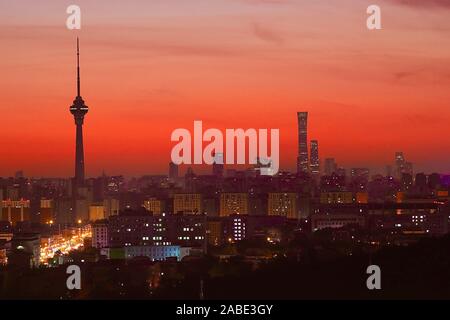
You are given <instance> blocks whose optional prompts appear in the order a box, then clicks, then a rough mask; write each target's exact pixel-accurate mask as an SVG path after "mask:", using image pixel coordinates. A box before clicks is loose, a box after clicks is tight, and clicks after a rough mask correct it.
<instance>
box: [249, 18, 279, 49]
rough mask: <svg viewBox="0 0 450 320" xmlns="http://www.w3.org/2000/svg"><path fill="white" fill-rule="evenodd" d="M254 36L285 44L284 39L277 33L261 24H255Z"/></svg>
mask: <svg viewBox="0 0 450 320" xmlns="http://www.w3.org/2000/svg"><path fill="white" fill-rule="evenodd" d="M253 34H254V35H255V36H256V37H258V38H259V39H261V40H264V41H267V42H271V43H275V44H281V43H283V41H284V40H283V37H282V36H281V35H280V34H279V33H278V32H276V31H274V30H272V29H269V28H267V27H265V26H263V25H261V24H260V23H254V24H253Z"/></svg>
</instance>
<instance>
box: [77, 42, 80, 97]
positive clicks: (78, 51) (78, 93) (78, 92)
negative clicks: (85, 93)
mask: <svg viewBox="0 0 450 320" xmlns="http://www.w3.org/2000/svg"><path fill="white" fill-rule="evenodd" d="M77 97H80V41H79V39H78V37H77Z"/></svg>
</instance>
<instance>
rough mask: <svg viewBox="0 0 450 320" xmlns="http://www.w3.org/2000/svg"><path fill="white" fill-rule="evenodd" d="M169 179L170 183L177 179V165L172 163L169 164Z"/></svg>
mask: <svg viewBox="0 0 450 320" xmlns="http://www.w3.org/2000/svg"><path fill="white" fill-rule="evenodd" d="M169 179H170V180H172V181H176V180H177V179H178V165H177V164H175V163H173V162H170V163H169Z"/></svg>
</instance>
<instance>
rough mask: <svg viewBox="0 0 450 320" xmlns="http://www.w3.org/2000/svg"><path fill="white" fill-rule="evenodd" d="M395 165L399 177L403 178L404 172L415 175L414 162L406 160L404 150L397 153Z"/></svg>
mask: <svg viewBox="0 0 450 320" xmlns="http://www.w3.org/2000/svg"><path fill="white" fill-rule="evenodd" d="M395 166H396V171H397V172H396V173H397V178H401V177H402V174H404V173H406V174H408V175H411V176H412V175H413V164H412V163H411V162H408V161H406V159H405V156H404V155H403V152H396V153H395Z"/></svg>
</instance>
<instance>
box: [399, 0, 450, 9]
mask: <svg viewBox="0 0 450 320" xmlns="http://www.w3.org/2000/svg"><path fill="white" fill-rule="evenodd" d="M390 1H391V2H393V3H397V4H401V5H405V6H409V7H417V8H447V9H450V0H390Z"/></svg>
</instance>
